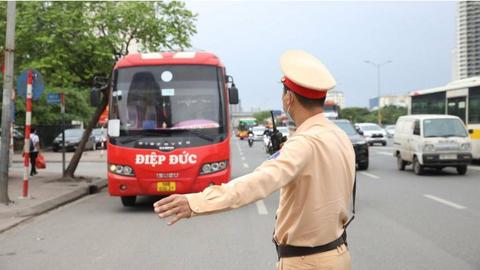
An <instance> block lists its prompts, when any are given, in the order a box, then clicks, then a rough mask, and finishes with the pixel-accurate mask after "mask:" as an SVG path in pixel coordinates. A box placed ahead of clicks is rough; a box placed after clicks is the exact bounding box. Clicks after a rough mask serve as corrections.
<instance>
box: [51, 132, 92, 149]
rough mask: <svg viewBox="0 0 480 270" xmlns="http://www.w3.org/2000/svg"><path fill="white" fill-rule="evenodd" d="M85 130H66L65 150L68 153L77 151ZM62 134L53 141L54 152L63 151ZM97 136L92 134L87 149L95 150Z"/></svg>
mask: <svg viewBox="0 0 480 270" xmlns="http://www.w3.org/2000/svg"><path fill="white" fill-rule="evenodd" d="M83 132H84V129H81V128H72V129H66V130H65V150H66V151H75V149H77V147H78V144H79V143H80V140H81V139H82V135H83ZM62 146H63V142H62V133H60V134H58V136H57V137H55V139H54V140H53V151H54V152H58V151H60V150H62ZM94 147H95V136H93V135H92V134H90V137H89V138H88V141H87V143H86V145H85V149H89V150H93V149H95V148H94Z"/></svg>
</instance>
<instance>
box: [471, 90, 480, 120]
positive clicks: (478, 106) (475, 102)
mask: <svg viewBox="0 0 480 270" xmlns="http://www.w3.org/2000/svg"><path fill="white" fill-rule="evenodd" d="M468 103H469V104H468V123H469V124H480V87H479V86H477V87H472V88H470V91H469V95H468Z"/></svg>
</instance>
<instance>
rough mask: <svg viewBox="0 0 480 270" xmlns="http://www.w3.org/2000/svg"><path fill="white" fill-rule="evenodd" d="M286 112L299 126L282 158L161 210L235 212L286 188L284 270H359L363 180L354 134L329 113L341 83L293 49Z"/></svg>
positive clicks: (280, 216) (280, 245)
mask: <svg viewBox="0 0 480 270" xmlns="http://www.w3.org/2000/svg"><path fill="white" fill-rule="evenodd" d="M280 67H281V70H282V72H283V74H284V77H283V78H282V84H283V95H282V103H283V109H284V111H285V112H286V113H287V114H289V116H290V117H291V118H292V119H293V121H294V122H295V124H296V126H297V130H296V132H295V133H294V134H293V135H292V136H291V137H290V138H289V139H288V141H286V142H285V144H284V145H283V147H282V149H281V150H280V151H279V153H276V154H274V155H273V156H272V157H275V158H272V159H269V160H267V161H265V162H263V163H262V164H261V165H260V166H259V167H258V168H257V169H255V170H254V171H253V172H252V173H250V174H247V175H244V176H241V177H238V178H236V179H234V180H232V181H230V182H229V183H227V184H223V185H221V186H211V187H208V188H206V189H205V190H204V191H203V192H200V193H194V194H185V195H171V196H169V197H167V198H164V199H162V200H160V201H158V202H156V203H155V204H154V211H155V213H157V214H158V215H159V216H160V217H161V218H166V217H169V216H170V217H171V218H172V220H171V222H170V224H174V223H176V222H177V221H179V220H180V219H183V218H190V217H192V216H196V215H204V214H211V213H217V212H219V211H225V210H230V209H235V208H238V207H241V206H244V205H246V204H249V203H252V202H254V201H257V200H260V199H262V198H265V197H267V196H268V195H270V194H272V193H273V192H275V191H277V190H280V203H279V207H278V210H277V218H276V224H275V230H274V236H273V240H274V243H275V246H276V249H277V254H278V258H279V259H278V263H277V269H286V270H289V269H351V257H350V252H349V249H348V246H347V242H346V240H347V239H346V227H347V225H348V224H349V222H350V221H351V218H349V205H350V203H351V202H352V200H351V198H352V196H351V195H352V191H353V190H354V182H355V180H354V179H355V153H354V150H353V147H352V144H351V142H350V140H349V138H348V136H347V135H346V134H345V133H344V132H343V131H342V130H341V129H340V128H338V127H337V126H336V125H335V124H334V123H332V122H331V121H330V120H328V119H327V118H326V117H325V116H324V114H323V108H322V107H323V105H324V103H325V99H326V95H327V92H328V91H329V90H330V89H332V88H334V87H335V80H334V78H333V77H332V75H331V74H330V72H329V71H328V70H327V68H326V67H325V66H324V65H323V64H322V63H321V62H320V60H318V59H317V58H316V57H314V56H313V55H311V54H309V53H307V52H304V51H301V50H291V51H287V52H286V53H284V54H283V55H282V57H281V58H280Z"/></svg>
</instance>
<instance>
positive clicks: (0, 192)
mask: <svg viewBox="0 0 480 270" xmlns="http://www.w3.org/2000/svg"><path fill="white" fill-rule="evenodd" d="M15 7H16V2H15V1H9V2H8V3H7V26H6V28H7V33H6V36H5V73H4V77H3V104H2V123H1V126H2V129H1V130H2V138H1V143H0V144H1V146H0V203H4V204H6V205H8V204H9V203H10V199H9V198H8V164H9V158H10V157H9V154H10V125H11V123H12V116H11V112H12V109H11V108H12V106H13V101H12V92H13V56H14V51H15Z"/></svg>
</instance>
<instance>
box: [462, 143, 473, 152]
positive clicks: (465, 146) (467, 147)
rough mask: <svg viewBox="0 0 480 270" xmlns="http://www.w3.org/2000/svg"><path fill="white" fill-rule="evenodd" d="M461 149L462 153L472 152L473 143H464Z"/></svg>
mask: <svg viewBox="0 0 480 270" xmlns="http://www.w3.org/2000/svg"><path fill="white" fill-rule="evenodd" d="M460 149H461V150H462V151H470V150H472V144H471V143H462V144H461V145H460Z"/></svg>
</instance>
